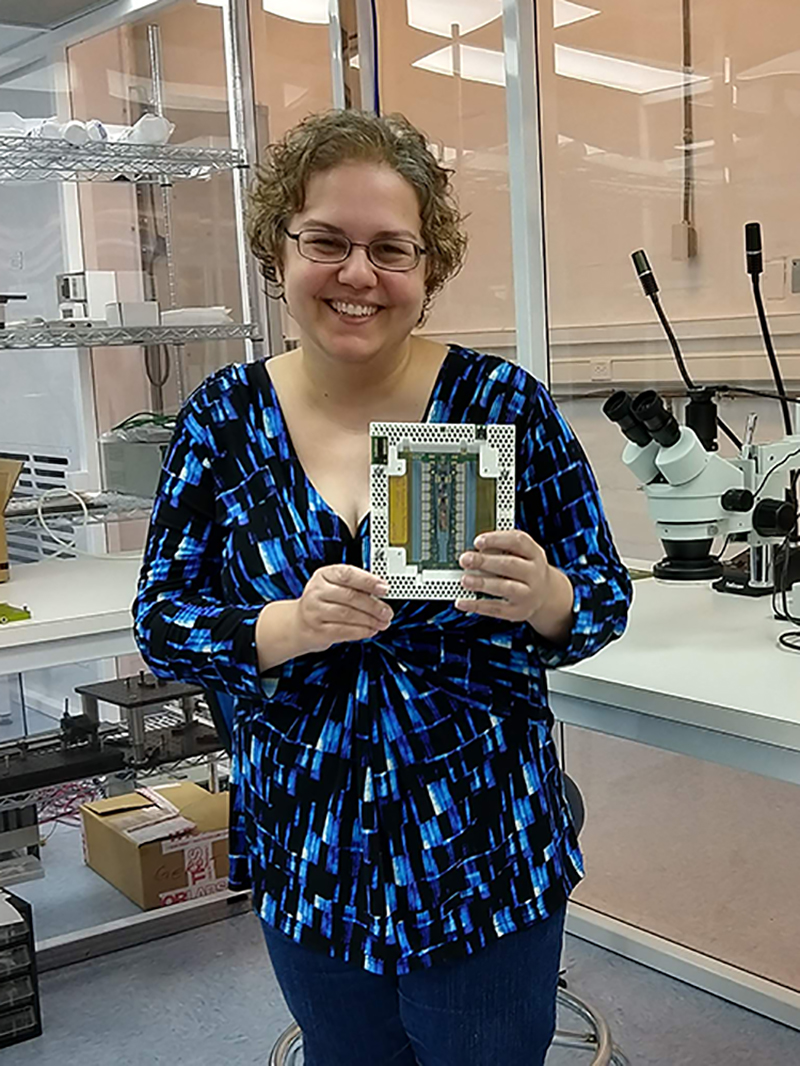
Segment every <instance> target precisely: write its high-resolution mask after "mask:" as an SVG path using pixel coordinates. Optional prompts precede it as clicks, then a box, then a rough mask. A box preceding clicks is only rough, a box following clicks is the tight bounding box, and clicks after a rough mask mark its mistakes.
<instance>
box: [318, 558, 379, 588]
mask: <svg viewBox="0 0 800 1066" xmlns="http://www.w3.org/2000/svg"><path fill="white" fill-rule="evenodd" d="M317 573H318V574H319V575H320V577H321V578H322V579H323V581H325V582H326V583H327V584H329V585H336V586H339V587H341V588H349V589H354V590H355V591H356V592H364V593H366V594H367V595H368V596H388V595H389V586H388V585H387V584H386V582H385V581H384V580H383V578H380V577H378V576H377V575H376V574H370V573H369V572H368V571H367V570H362V569H361V568H360V567H358V566H350V565H348V564H347V563H336V564H335V565H334V566H323V567H322V568H321V569H320V570H318V571H317Z"/></svg>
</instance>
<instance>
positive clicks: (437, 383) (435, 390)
mask: <svg viewBox="0 0 800 1066" xmlns="http://www.w3.org/2000/svg"><path fill="white" fill-rule="evenodd" d="M452 353H453V346H452V344H451V345H448V348H447V351H446V352H445V354H444V359H442V361H441V363H440V364H439V369H438V371H437V372H436V377H435V378H434V381H433V387H432V388H431V391H430V395H429V396H428V402H427V404H426V405H425V410H424V411H423V413H422V418H421V420H420V421H421V422H428V421H429V420H430V416H431V411H432V410H433V405H434V403H435V402H436V400H437V398H438V394H439V390H440V388H441V384H442V379H443V377H444V368H445V366H446V364H447V361H448V359H449V358H450V356H451V355H452ZM259 365H260V367H261V369H262V371H263V373H264V377H265V378H266V384H267V389H268V390H269V395H270V399H271V401H272V403H273V406H274V407H275V410H276V411H277V412H278V417H279V418H280V421H281V428H282V429H283V433H284V435H285V437H286V442H287V445H288V448H289V453H290V455H291V458H292V459H293V460H294V461H295V463H297V465H298V467H299V468H300V470H301V471H302V473H303V480H304V481H305V484H306V487H307V489H308V491H310V492H311V493H313V495H314V496H315V498H316V500H317V501H318V502H319V503H321V504H322V505H323V506H324V508H325V510H326V511H328V512H329V513H330V514H332V515H333V517H334V518H336V520H337V521H338V523H339V525H340V526H341V528H342V529H343V530H344V532H345V533H346V534H347V536H346V538H345V539H346V540H348V541H353V540H358V539H359V538H360V536H361V531H362V529H363V527H364V525H365V524H366V523H367V522H368V521H369V517H370V515H371V513H372V510H371V509H370V510H368V511H367V512H366V513H365V514H364V515H363V516H362V517H361V519H360V520H359V522H358V525H357V526H356V530H355V533H354V532H353V531H352V529H351V528H350V524H349V522H347V520H346V519H345V518H343V517H342V515H340V514H339V512H338V511H337V510H336V508H335V507H332V506H331V504H330V503H328V501H327V500H326V499H325V497H324V496H323V495H322V493H321V492H320V491H319V489H318V488H317V486H316V485H315V484H314V482H313V481H312V480H311V478H310V477H309V476H308V473H307V472H306V468H305V467H304V466H303V464H302V462H301V461H300V456H299V455H298V454H297V450H296V448H295V446H294V441H293V440H292V435H291V433H290V432H289V423H288V422H287V421H286V416H285V415H284V413H283V407H282V406H281V401H280V397H279V396H278V390H277V389H276V388H275V382H274V381H273V380H272V375H271V374H270V372H269V371H268V370H267V360H266V359H261V360H260V361H259Z"/></svg>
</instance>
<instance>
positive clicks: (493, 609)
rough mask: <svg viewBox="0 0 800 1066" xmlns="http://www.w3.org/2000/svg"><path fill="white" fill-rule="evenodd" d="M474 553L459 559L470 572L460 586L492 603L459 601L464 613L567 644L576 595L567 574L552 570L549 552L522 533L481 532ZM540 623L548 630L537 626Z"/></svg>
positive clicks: (516, 531) (517, 531)
mask: <svg viewBox="0 0 800 1066" xmlns="http://www.w3.org/2000/svg"><path fill="white" fill-rule="evenodd" d="M475 549H476V550H475V551H467V552H464V554H463V555H462V556H461V558H460V559H459V563H460V564H461V566H462V567H463V568H464V570H468V571H470V573H467V574H465V575H464V577H463V578H462V579H461V584H462V585H463V586H464V588H465V589H469V590H470V592H484V593H486V594H487V595H489V596H493V597H495V599H491V600H484V599H478V600H457V601H456V604H455V606H456V607H457V608H458V609H459V610H460V611H466V612H470V613H473V614H482V615H487V616H488V617H489V618H503V619H505V620H506V621H508V622H529V623H530V624H531V625H532V626H533V627H534V628H535V629H537V630H539V631H540V632H542V633H543V635H545V636H548V637H551V639H553V638H555V639H559V638H561V639H564V638H565V637H566V636H567V635H568V634H569V630H570V628H571V624H572V604H573V597H574V592H573V589H572V583H571V582H570V580H569V578H568V577H567V575H566V574H564V573H562V571H560V570H557V569H556V568H555V567H554V566H551V565H550V563H549V562H548V561H547V556H546V555H545V552H544V548H542V547H541V545H540V544H537V543H536V541H535V540H534V539H533V538H532V537H531V536H529V535H528V534H527V533H524V532H523V531H522V530H521V529H509V530H499V531H495V532H494V533H482V534H481V535H480V536H479V537H476V539H475ZM540 618H541V620H542V622H543V625H540V624H538V620H539V619H540Z"/></svg>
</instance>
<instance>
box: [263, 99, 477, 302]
mask: <svg viewBox="0 0 800 1066" xmlns="http://www.w3.org/2000/svg"><path fill="white" fill-rule="evenodd" d="M346 163H351V164H352V163H372V164H374V165H376V166H379V167H386V168H389V169H390V170H392V171H394V172H395V173H396V174H397V175H399V176H400V177H401V178H404V179H405V182H406V183H407V185H408V186H409V188H410V190H411V191H413V193H414V195H415V197H416V210H415V212H414V214H415V218H414V224H413V227H412V230H411V231H409V234H408V235H409V236H412V237H413V235H414V233H415V232H418V233H419V236H420V237H421V241H422V245H423V246H424V248H425V249H426V265H425V300H424V305H423V311H422V314H423V315H424V314H425V313H426V312H427V310H428V308H429V307H430V304H431V301H432V300H433V298H434V297H435V295H436V294H437V292H439V291H440V289H441V288H442V287H443V286H444V285H445V283H446V282H447V280H448V279H449V278H451V277H452V276H453V275H454V274H456V273H457V272H458V271H459V270H460V268H461V266H462V264H463V261H464V255H465V252H466V243H467V242H466V237H465V235H464V232H463V229H462V225H461V223H462V219H461V216H460V213H459V210H458V206H457V204H456V202H455V199H454V197H453V195H452V191H451V188H450V172H449V171H448V170H446V169H445V168H444V167H441V166H439V165H438V164H437V162H436V160H435V159H434V158H433V156H432V154H431V153H430V151H429V149H428V145H427V143H426V141H425V137H424V136H423V135H422V133H420V131H419V130H417V129H416V128H415V127H414V126H412V125H411V123H410V122H409V121H408V120H407V119H405V118H404V117H403V116H402V115H390V116H388V117H385V118H383V119H382V120H381V121H380V122H375V121H374V119H373V117H372V116H371V115H369V114H367V113H364V112H360V111H329V112H326V113H323V114H320V115H312V116H311V117H309V118H308V119H306V120H305V121H304V122H301V123H300V124H299V125H297V126H295V127H294V129H292V130H290V131H289V132H288V133H287V135H286V137H284V139H283V140H282V141H279V142H278V143H276V144H273V145H271V146H270V147H269V148H268V149H267V153H266V156H265V159H264V161H263V163H262V166H261V167H260V169H259V174H258V177H257V179H256V181H255V183H254V185H253V188H252V190H251V196H250V212H249V216H248V224H249V233H250V241H251V247H252V249H253V253H254V254H255V255H256V257H257V258H258V259H259V261H260V263H261V270H262V273H263V274H264V277H265V278H266V280H267V282H268V283H270V284H272V285H275V286H278V287H279V288H280V286H281V283H282V271H283V264H284V256H285V241H284V237H285V230H286V226H287V225H288V223H289V221H290V219H291V218H292V217H293V216H295V215H297V213H298V212H300V211H303V210H304V208H305V207H306V205H307V199H308V192H309V188H308V187H309V182H310V179H311V178H312V176H313V175H318V174H322V173H324V172H325V171H330V170H332V169H334V168H336V167H339V166H341V165H343V164H346Z"/></svg>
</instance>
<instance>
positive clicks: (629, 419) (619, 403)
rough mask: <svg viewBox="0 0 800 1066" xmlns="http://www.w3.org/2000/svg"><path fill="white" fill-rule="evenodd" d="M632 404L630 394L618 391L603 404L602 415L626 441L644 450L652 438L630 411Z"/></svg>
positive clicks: (621, 390)
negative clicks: (622, 434) (616, 427)
mask: <svg viewBox="0 0 800 1066" xmlns="http://www.w3.org/2000/svg"><path fill="white" fill-rule="evenodd" d="M632 402H633V401H632V400H631V397H630V394H629V393H627V392H625V391H624V390H623V389H619V390H617V392H613V393H612V394H611V395H610V396H609V398H608V399H607V400H606V402H605V403H604V404H603V414H604V415H605V416H606V418H607V419H608V420H609V422H614V423H615V424H616V425H618V426H619V428H620V429H621V430H622V432H623V433H624V434H625V436H626V437H627V438H628V440H630V441H633V443H634V444H638V445H639V447H640V448H646V447H647V445H648V444H649V443H650V442H651V440H652V439H653V438H652V437H651V436H650V434H649V433H648V431H647V429H646V428H645V426H643V425H642V423H641V422H640V421H639V420H638V418H636V416H635V415H634V414H633V412H632V411H631V404H632Z"/></svg>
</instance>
